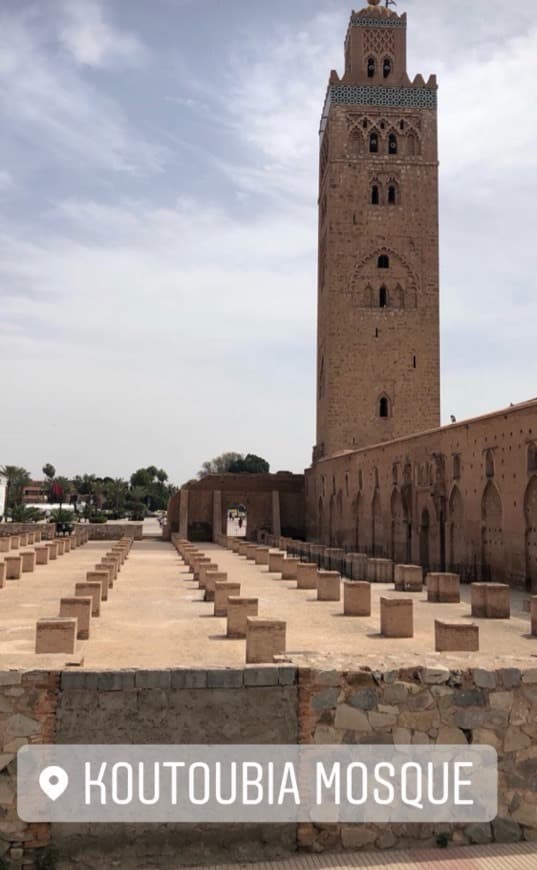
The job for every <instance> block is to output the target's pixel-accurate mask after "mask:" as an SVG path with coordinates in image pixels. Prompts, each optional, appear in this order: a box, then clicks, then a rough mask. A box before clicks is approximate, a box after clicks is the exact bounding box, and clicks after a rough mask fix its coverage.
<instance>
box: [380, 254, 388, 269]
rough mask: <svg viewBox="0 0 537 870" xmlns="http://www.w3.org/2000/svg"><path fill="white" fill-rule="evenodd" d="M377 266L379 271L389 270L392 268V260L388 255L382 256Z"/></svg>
mask: <svg viewBox="0 0 537 870" xmlns="http://www.w3.org/2000/svg"><path fill="white" fill-rule="evenodd" d="M377 266H378V268H379V269H389V268H390V258H389V257H388V255H387V254H381V255H380V257H379V258H378V261H377Z"/></svg>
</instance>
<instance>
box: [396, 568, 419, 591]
mask: <svg viewBox="0 0 537 870" xmlns="http://www.w3.org/2000/svg"><path fill="white" fill-rule="evenodd" d="M394 584H395V589H396V590H397V592H421V590H422V589H423V568H422V567H421V565H396V566H395V568H394Z"/></svg>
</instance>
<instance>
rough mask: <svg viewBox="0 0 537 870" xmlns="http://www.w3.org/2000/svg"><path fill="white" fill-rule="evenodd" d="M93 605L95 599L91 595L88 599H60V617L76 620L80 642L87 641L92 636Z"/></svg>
mask: <svg viewBox="0 0 537 870" xmlns="http://www.w3.org/2000/svg"><path fill="white" fill-rule="evenodd" d="M92 605H93V599H92V598H91V596H89V595H88V596H87V597H86V598H82V596H75V597H74V598H60V616H63V617H70V618H71V619H76V622H77V632H76V636H77V638H78V640H87V639H88V637H89V635H90V623H91V609H92Z"/></svg>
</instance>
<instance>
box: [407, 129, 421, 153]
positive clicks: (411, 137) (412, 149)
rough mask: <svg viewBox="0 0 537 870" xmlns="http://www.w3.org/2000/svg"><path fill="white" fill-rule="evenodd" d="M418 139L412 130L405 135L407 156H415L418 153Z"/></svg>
mask: <svg viewBox="0 0 537 870" xmlns="http://www.w3.org/2000/svg"><path fill="white" fill-rule="evenodd" d="M418 150H419V149H418V140H417V137H416V134H415V133H414V132H413V131H410V133H409V134H408V136H407V154H408V155H409V157H415V156H416V154H417V153H418Z"/></svg>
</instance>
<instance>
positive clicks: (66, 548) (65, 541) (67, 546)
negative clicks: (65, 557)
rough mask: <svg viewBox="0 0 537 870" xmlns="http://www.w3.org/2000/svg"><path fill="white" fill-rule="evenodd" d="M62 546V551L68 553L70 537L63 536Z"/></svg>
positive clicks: (69, 550)
mask: <svg viewBox="0 0 537 870" xmlns="http://www.w3.org/2000/svg"><path fill="white" fill-rule="evenodd" d="M63 546H64V552H65V553H70V552H71V538H64V541H63Z"/></svg>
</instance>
